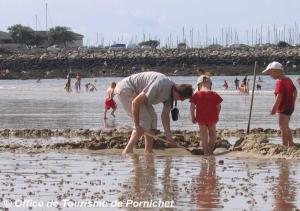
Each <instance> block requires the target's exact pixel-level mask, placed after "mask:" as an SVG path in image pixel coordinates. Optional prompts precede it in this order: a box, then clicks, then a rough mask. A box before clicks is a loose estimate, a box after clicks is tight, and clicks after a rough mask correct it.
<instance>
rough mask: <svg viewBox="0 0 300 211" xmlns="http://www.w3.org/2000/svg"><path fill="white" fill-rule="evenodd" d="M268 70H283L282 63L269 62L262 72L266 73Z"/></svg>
mask: <svg viewBox="0 0 300 211" xmlns="http://www.w3.org/2000/svg"><path fill="white" fill-rule="evenodd" d="M270 70H280V71H283V67H282V64H280V63H279V62H271V63H270V64H269V65H268V66H267V68H266V69H265V70H264V71H262V73H263V74H268V73H269V71H270Z"/></svg>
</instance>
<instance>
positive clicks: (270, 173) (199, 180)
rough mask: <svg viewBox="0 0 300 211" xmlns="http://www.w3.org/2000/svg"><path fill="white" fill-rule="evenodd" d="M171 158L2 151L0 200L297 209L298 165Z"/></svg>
mask: <svg viewBox="0 0 300 211" xmlns="http://www.w3.org/2000/svg"><path fill="white" fill-rule="evenodd" d="M172 154H173V155H166V154H165V153H164V152H157V154H156V156H144V155H133V156H127V157H123V156H120V155H115V154H96V153H95V154H90V153H79V152H77V153H56V152H49V153H47V154H22V153H17V154H15V153H8V152H7V153H1V154H0V169H1V171H0V180H1V186H0V188H1V194H2V198H3V199H4V200H7V199H10V200H12V199H13V200H16V201H18V200H19V199H23V200H32V201H36V202H40V201H42V202H43V203H44V204H43V209H46V210H53V208H52V209H51V208H47V207H46V203H47V202H48V201H51V200H52V201H55V202H57V203H58V204H59V205H60V207H61V208H62V209H63V210H66V209H67V208H66V205H64V201H63V200H73V201H75V202H80V201H97V202H104V201H107V203H108V207H109V208H108V209H109V210H120V209H119V208H113V207H111V206H112V205H111V203H112V202H115V201H118V202H121V203H123V204H122V208H123V209H124V210H137V209H133V208H132V207H131V206H129V205H128V206H127V205H126V203H127V202H128V201H127V200H133V201H150V200H162V201H172V200H174V206H173V208H174V209H176V210H195V209H197V210H199V209H200V210H223V209H224V210H262V209H265V210H293V209H295V208H297V207H298V208H299V207H300V195H299V193H298V191H297V190H299V188H300V183H299V181H300V176H299V175H300V170H299V169H300V166H299V165H300V164H299V162H298V161H291V160H289V161H288V160H268V159H255V158H252V159H249V158H236V157H233V156H227V155H223V156H217V157H210V158H207V157H199V156H190V155H184V156H183V155H180V154H177V155H176V153H172ZM222 161H224V163H222ZM0 205H1V202H0ZM24 206H25V205H24ZM72 206H75V205H74V204H73V205H72ZM100 206H103V203H102V205H100ZM14 208H15V209H13V210H28V207H26V206H25V207H23V208H22V207H21V208H18V209H16V207H14ZM123 209H122V210H123ZM34 210H35V209H34ZM67 210H85V209H83V208H82V207H71V208H69V209H67ZM88 210H99V208H98V209H96V208H95V209H91V208H89V209H88ZM138 210H141V209H140V208H139V209H138Z"/></svg>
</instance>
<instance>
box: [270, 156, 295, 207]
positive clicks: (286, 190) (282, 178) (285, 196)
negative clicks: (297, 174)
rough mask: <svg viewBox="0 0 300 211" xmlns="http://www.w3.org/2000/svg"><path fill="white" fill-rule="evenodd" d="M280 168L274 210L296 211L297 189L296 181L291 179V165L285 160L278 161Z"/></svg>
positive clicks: (275, 190)
mask: <svg viewBox="0 0 300 211" xmlns="http://www.w3.org/2000/svg"><path fill="white" fill-rule="evenodd" d="M276 163H277V164H278V167H279V176H278V184H277V186H276V188H275V189H274V198H275V203H274V210H276V211H277V210H278V211H281V210H284V211H289V210H291V211H292V210H296V208H297V207H296V205H295V204H294V203H295V197H296V191H297V190H296V187H295V181H294V180H293V179H292V178H290V169H289V165H290V163H289V162H288V161H287V160H285V159H282V160H278V161H277V162H276Z"/></svg>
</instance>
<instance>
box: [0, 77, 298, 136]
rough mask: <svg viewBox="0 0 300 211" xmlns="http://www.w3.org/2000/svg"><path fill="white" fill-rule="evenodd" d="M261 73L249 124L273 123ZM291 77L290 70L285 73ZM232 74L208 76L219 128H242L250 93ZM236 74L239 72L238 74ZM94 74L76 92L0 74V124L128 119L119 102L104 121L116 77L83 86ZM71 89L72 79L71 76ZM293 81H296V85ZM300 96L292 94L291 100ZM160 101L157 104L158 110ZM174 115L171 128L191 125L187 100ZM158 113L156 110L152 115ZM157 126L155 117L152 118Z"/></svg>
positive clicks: (269, 87) (269, 83)
mask: <svg viewBox="0 0 300 211" xmlns="http://www.w3.org/2000/svg"><path fill="white" fill-rule="evenodd" d="M171 78H172V79H173V80H174V81H175V82H176V83H191V84H195V81H196V77H171ZM261 78H262V79H263V82H262V83H261V84H262V90H261V91H257V92H256V94H255V99H254V107H253V117H252V122H251V128H256V127H262V128H278V126H277V119H276V116H271V115H269V110H270V108H271V106H272V103H273V100H274V95H273V88H274V85H275V81H274V80H273V79H271V78H270V77H268V76H261ZM291 78H292V79H293V81H295V80H296V76H291ZM234 79H235V77H233V76H216V77H213V83H214V85H213V86H214V87H213V88H214V90H215V91H217V92H218V93H219V94H220V95H221V96H222V98H223V99H224V101H223V103H222V110H221V114H220V121H219V123H218V127H219V128H228V129H246V128H247V122H248V114H249V107H250V100H251V97H250V95H248V96H243V95H240V94H239V93H238V92H237V91H236V90H235V87H234V84H233V81H234ZM239 79H240V80H242V79H243V77H239ZM94 80H95V79H83V80H82V90H81V92H80V93H76V92H75V91H73V92H72V93H66V92H64V90H63V86H64V84H65V82H66V80H64V79H60V80H57V79H51V80H50V79H49V80H41V82H40V83H37V82H36V81H35V80H5V81H0V116H1V118H0V125H1V126H0V127H1V128H12V129H20V128H49V129H62V128H72V129H79V128H89V129H98V128H103V127H107V128H109V127H121V126H124V125H126V124H131V121H130V118H129V117H128V116H127V115H126V114H125V112H124V111H123V109H122V108H118V109H117V112H116V116H117V118H116V119H113V118H112V117H111V116H110V117H109V119H108V120H107V121H104V120H103V102H104V96H105V90H106V88H107V87H108V85H109V84H110V83H111V82H112V81H119V80H121V78H97V79H96V80H97V81H96V82H95V85H96V87H97V89H98V90H97V91H96V92H92V93H87V92H85V87H84V84H86V83H87V82H93V81H94ZM224 80H227V81H228V83H229V89H228V90H223V89H222V84H223V82H224ZM72 85H73V90H75V88H74V80H72ZM296 87H298V85H297V86H296ZM299 101H300V99H298V100H297V104H298V103H299ZM161 107H162V106H161V105H157V106H156V109H157V111H158V113H160V111H161ZM179 109H180V119H179V120H178V121H177V122H172V123H171V124H172V129H177V128H181V129H189V130H196V129H197V126H196V125H193V124H192V123H191V121H190V119H189V113H188V112H189V103H188V102H187V101H185V102H179ZM299 109H300V108H299V106H296V108H295V112H294V114H293V116H292V119H291V124H290V125H291V127H292V128H296V127H299V125H298V123H297V121H296V120H297V119H299V118H300V112H299ZM158 118H160V115H158ZM158 125H159V127H160V128H162V127H161V123H160V120H159V121H158Z"/></svg>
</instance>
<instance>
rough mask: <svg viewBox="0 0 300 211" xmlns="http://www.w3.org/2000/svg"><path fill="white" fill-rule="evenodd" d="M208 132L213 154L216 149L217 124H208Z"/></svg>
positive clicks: (210, 150)
mask: <svg viewBox="0 0 300 211" xmlns="http://www.w3.org/2000/svg"><path fill="white" fill-rule="evenodd" d="M208 134H209V141H208V146H209V153H210V154H213V152H214V150H215V144H216V140H217V134H216V124H210V125H209V126H208Z"/></svg>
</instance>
